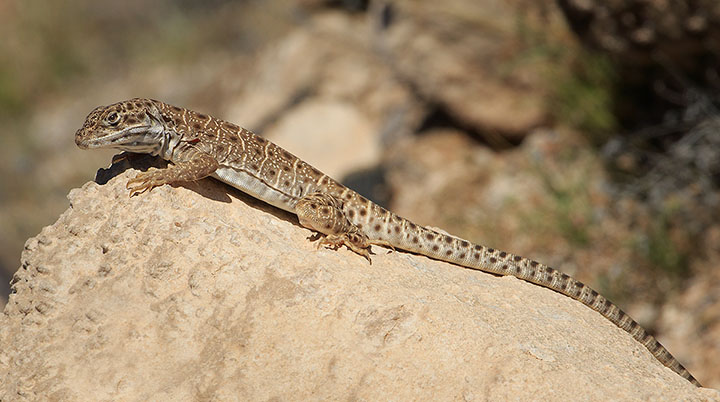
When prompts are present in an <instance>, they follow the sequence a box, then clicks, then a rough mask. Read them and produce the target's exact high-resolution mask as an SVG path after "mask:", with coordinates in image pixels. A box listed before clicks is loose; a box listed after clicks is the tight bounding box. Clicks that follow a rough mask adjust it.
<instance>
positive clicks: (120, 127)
mask: <svg viewBox="0 0 720 402" xmlns="http://www.w3.org/2000/svg"><path fill="white" fill-rule="evenodd" d="M156 103H158V102H157V101H153V100H150V99H139V98H137V99H131V100H127V101H123V102H118V103H114V104H112V105H109V106H100V107H97V108H95V110H93V111H92V112H90V114H89V115H88V116H87V118H86V119H85V123H84V124H83V126H82V127H81V128H80V129H79V130H78V131H77V132H76V133H75V144H77V146H78V147H80V148H82V149H88V148H116V149H120V150H122V151H129V152H137V153H156V152H157V150H158V149H159V147H160V145H161V144H162V137H163V131H164V129H163V124H162V116H161V114H160V109H159V108H158V106H157V105H156Z"/></svg>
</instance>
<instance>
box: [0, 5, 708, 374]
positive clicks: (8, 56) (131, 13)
mask: <svg viewBox="0 0 720 402" xmlns="http://www.w3.org/2000/svg"><path fill="white" fill-rule="evenodd" d="M0 35H1V36H2V38H3V40H2V41H0V127H2V133H1V134H0V225H1V226H0V276H2V278H0V279H1V280H0V293H1V295H0V306H2V305H4V303H5V300H7V294H8V292H9V291H10V286H9V282H10V280H11V278H12V274H13V272H15V271H16V270H17V268H18V266H19V261H20V258H19V257H20V253H21V251H22V249H23V243H24V241H25V240H26V239H27V238H28V237H30V236H34V235H35V234H37V233H38V232H39V231H40V228H41V227H42V226H44V225H48V224H51V223H52V222H54V220H55V219H56V218H57V216H58V215H59V214H60V213H61V212H62V211H63V210H65V209H66V208H67V207H68V203H67V200H66V198H65V196H66V194H67V193H68V191H69V190H70V189H71V188H73V187H78V186H81V185H82V184H83V183H85V182H87V181H89V180H92V179H93V177H94V173H95V171H96V170H97V169H98V168H100V167H104V166H106V165H108V164H109V162H110V158H111V156H112V154H113V152H112V151H108V152H101V151H97V152H87V151H85V152H83V151H80V150H79V149H77V148H76V147H75V144H74V142H73V134H74V132H75V130H77V128H79V127H80V125H81V124H82V122H83V120H84V118H85V116H86V115H87V113H89V111H90V110H92V109H93V108H94V107H96V106H98V105H105V104H109V103H113V102H116V101H119V100H122V99H126V98H131V97H151V98H155V99H160V100H163V101H165V102H168V103H171V104H176V105H180V106H185V107H189V108H192V109H196V110H198V111H202V112H206V113H210V114H212V115H214V116H217V117H221V118H224V119H225V120H229V121H232V122H235V123H238V124H240V125H242V126H244V127H246V128H248V129H252V130H255V131H256V132H258V133H260V134H262V135H264V136H266V137H268V138H270V139H272V140H273V141H275V142H277V143H279V144H280V145H282V146H284V147H286V148H288V149H289V150H291V151H292V152H293V153H295V154H297V155H298V156H300V157H302V158H303V159H305V160H307V161H308V162H311V163H312V164H313V165H315V166H316V167H318V168H320V169H321V170H323V171H325V172H327V173H329V174H330V175H332V176H335V177H336V178H339V179H342V180H343V182H344V183H345V184H348V185H350V186H352V187H353V188H355V189H357V190H359V191H360V192H362V193H363V194H364V195H366V196H368V197H370V198H372V199H374V200H375V201H377V202H379V203H381V204H383V205H384V206H386V207H389V208H391V209H393V210H394V211H396V212H398V213H399V214H401V215H403V216H406V217H408V218H411V219H413V220H415V221H417V222H418V223H422V224H425V225H432V226H437V227H441V228H443V229H445V230H447V231H449V232H451V233H454V234H457V235H460V236H463V237H465V238H468V239H472V240H474V241H477V242H479V243H483V244H487V245H490V246H493V247H497V248H501V249H505V250H508V251H512V252H515V253H519V254H521V255H525V256H527V257H531V258H534V259H537V260H539V261H543V262H545V263H548V264H550V265H551V266H554V267H556V268H559V269H561V270H563V271H565V272H567V273H569V274H571V275H573V276H575V277H577V278H578V279H580V280H582V281H584V282H586V283H589V284H591V285H592V286H593V287H595V288H596V289H597V290H598V291H600V292H601V293H603V294H604V295H606V296H608V297H610V298H611V299H612V300H614V301H615V302H616V303H618V304H619V305H621V306H622V307H623V308H624V309H625V310H626V311H628V312H629V313H630V314H631V315H632V316H634V317H635V318H636V319H637V320H638V321H640V322H641V323H642V324H643V325H644V326H645V327H646V328H648V329H649V330H650V331H651V332H654V333H655V334H656V335H657V336H658V338H659V339H660V340H661V342H663V343H664V344H665V345H666V346H667V347H668V348H669V349H670V350H671V351H672V352H673V354H674V355H675V356H676V357H678V358H679V359H680V360H681V361H682V362H683V363H685V364H686V366H687V367H688V368H689V369H690V370H691V371H692V372H693V374H695V375H696V377H698V379H700V381H701V382H703V383H704V384H705V385H706V386H714V387H718V386H720V273H719V271H718V269H717V267H718V266H719V265H720V219H718V214H720V208H718V207H719V203H720V198H719V196H720V192H718V186H719V184H720V134H718V131H719V130H718V129H719V128H720V120H719V117H718V116H720V114H719V113H718V111H717V106H718V88H719V87H720V69H719V68H718V57H719V56H720V7H718V5H717V3H716V2H715V1H714V0H707V1H700V0H698V1H668V2H646V1H640V0H635V1H633V0H629V1H625V2H606V1H600V0H596V1H593V0H558V1H557V2H556V1H551V0H545V1H534V0H514V1H492V0H447V1H443V2H436V1H431V0H414V1H410V0H394V1H393V0H387V1H362V0H345V1H342V0H336V1H333V0H297V1H290V0H266V1H259V0H256V1H249V0H248V1H224V0H212V1H193V0H180V1H170V0H164V1H163V0H159V1H155V2H144V1H137V0H128V1H125V2H110V1H97V0H94V1H91V0H71V1H66V2H62V3H60V2H45V1H38V0H22V1H20V0H5V1H3V2H0ZM108 207H112V206H108Z"/></svg>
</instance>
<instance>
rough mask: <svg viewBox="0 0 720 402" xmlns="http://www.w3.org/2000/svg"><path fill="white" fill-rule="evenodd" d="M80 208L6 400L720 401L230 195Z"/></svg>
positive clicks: (589, 329)
mask: <svg viewBox="0 0 720 402" xmlns="http://www.w3.org/2000/svg"><path fill="white" fill-rule="evenodd" d="M135 174H136V171H135V170H128V171H125V172H123V173H121V174H119V175H118V176H117V177H115V178H113V179H111V180H110V181H109V182H108V183H107V184H104V185H99V184H96V183H92V182H91V183H87V184H86V185H84V186H83V187H82V188H80V189H74V190H72V191H71V192H70V194H69V196H68V198H69V200H70V208H69V209H68V210H67V211H66V212H64V213H63V214H62V215H61V216H60V218H59V219H58V220H57V222H56V223H55V224H53V225H51V226H47V227H45V228H44V229H43V230H42V231H41V233H40V234H39V235H37V236H36V237H34V238H31V239H29V240H28V241H27V243H26V245H25V250H24V252H23V255H22V265H21V267H20V269H19V270H18V271H17V273H16V274H15V276H14V278H13V284H12V289H13V293H12V294H11V296H10V299H9V301H8V304H7V306H6V307H5V310H4V314H2V315H0V378H2V379H3V380H2V382H0V400H2V401H14V400H39V399H42V400H125V401H130V400H173V401H189V400H269V399H277V400H307V399H323V400H338V399H360V400H386V399H394V400H430V399H433V400H473V399H474V400H518V399H521V400H523V399H533V400H578V399H582V400H589V401H605V400H608V398H612V399H615V400H711V399H714V400H720V393H718V392H717V391H713V390H709V389H698V388H696V387H694V386H693V385H691V384H690V383H689V382H687V381H685V380H684V379H683V378H681V377H679V376H678V375H676V374H675V373H673V372H672V371H670V370H669V369H667V368H665V367H664V366H662V365H661V364H660V363H658V362H657V361H656V360H655V359H654V358H653V357H652V355H651V354H650V353H649V352H648V351H647V350H646V349H645V348H644V347H642V346H641V345H640V344H638V343H637V342H636V341H634V340H633V339H632V338H631V337H630V335H628V334H627V333H625V332H623V331H622V330H620V329H619V328H617V327H615V326H614V325H613V324H611V323H610V322H608V321H607V320H606V319H604V318H603V317H602V316H600V315H599V314H598V313H596V312H594V311H592V310H590V309H588V308H587V307H585V306H583V305H582V304H580V303H579V302H576V301H574V300H571V299H569V298H567V297H565V296H562V295H560V294H557V293H554V292H552V291H550V290H547V289H544V288H541V287H538V286H535V285H532V284H529V283H526V282H523V281H521V280H518V279H515V278H512V277H496V276H493V275H489V274H486V273H483V272H479V271H473V270H468V269H463V268H461V267H458V266H454V265H451V264H447V263H443V262H438V261H433V260H430V259H428V258H426V257H423V256H418V255H412V254H408V253H404V252H400V251H395V252H390V251H388V250H387V249H384V248H374V249H373V251H374V252H375V255H373V258H372V264H368V262H367V261H366V260H365V259H364V258H362V257H360V256H358V255H356V254H353V253H352V252H351V251H349V250H347V249H344V248H342V249H339V250H329V249H317V247H316V243H315V242H313V241H311V240H310V239H309V238H313V237H315V236H314V233H313V232H312V231H310V230H307V229H305V228H303V227H301V226H299V224H298V223H297V220H296V219H295V217H294V216H293V215H291V214H288V213H285V212H282V211H279V210H276V209H274V208H272V207H269V206H267V205H265V204H263V203H262V202H260V201H257V200H254V199H252V198H250V197H248V196H246V195H244V194H243V193H241V192H239V191H237V190H235V189H232V188H230V187H228V186H225V185H223V184H221V183H219V182H216V181H214V180H212V179H205V180H201V181H199V182H195V183H189V184H187V185H182V186H162V187H159V188H156V189H154V190H152V191H151V192H149V193H145V194H141V195H139V196H135V197H132V198H130V197H128V192H127V190H126V189H125V183H126V181H127V180H128V179H129V178H131V177H133V176H134V175H135Z"/></svg>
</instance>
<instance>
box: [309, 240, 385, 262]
mask: <svg viewBox="0 0 720 402" xmlns="http://www.w3.org/2000/svg"><path fill="white" fill-rule="evenodd" d="M354 237H355V236H353V235H352V234H350V233H344V234H341V235H327V236H325V238H323V239H321V240H320V241H319V242H318V248H320V247H321V246H326V247H327V248H331V249H333V250H337V249H338V248H339V247H340V246H342V245H345V246H347V248H349V249H350V250H352V251H353V252H355V253H357V254H359V255H361V256H363V257H365V259H366V260H368V262H369V263H370V264H372V260H371V259H370V251H369V249H370V245H366V246H364V243H363V242H362V240H361V239H356V238H354Z"/></svg>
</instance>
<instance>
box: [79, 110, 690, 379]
mask: <svg viewBox="0 0 720 402" xmlns="http://www.w3.org/2000/svg"><path fill="white" fill-rule="evenodd" d="M75 142H76V144H77V145H78V146H79V147H80V148H83V149H88V148H116V149H120V150H123V151H128V152H136V153H148V154H152V155H159V156H160V157H162V158H164V159H166V160H168V161H170V162H171V164H170V165H168V167H167V168H163V169H156V168H151V169H150V170H148V171H147V172H141V173H139V174H138V175H137V176H136V177H135V178H133V179H131V180H129V181H128V183H127V188H128V189H129V190H130V196H134V195H137V194H141V193H143V192H145V191H149V190H151V189H152V188H153V187H156V186H161V185H163V184H171V183H177V182H189V181H195V180H199V179H202V178H204V177H207V176H212V177H215V178H217V179H219V180H221V181H223V182H225V183H227V184H229V185H231V186H233V187H235V188H238V189H240V190H242V191H244V192H246V193H248V194H250V195H252V196H253V197H256V198H258V199H260V200H263V201H265V202H267V203H269V204H271V205H274V206H276V207H278V208H281V209H284V210H286V211H289V212H292V213H294V214H296V215H297V216H298V219H299V222H300V224H301V225H302V226H304V227H307V228H309V229H312V230H315V231H317V232H320V233H322V234H324V235H325V237H324V239H322V240H321V241H320V243H319V244H321V245H327V246H329V247H334V248H337V247H339V246H342V245H346V246H347V247H348V248H350V249H351V250H353V251H354V252H356V253H358V254H360V255H362V256H363V257H365V258H367V259H368V260H370V253H369V249H370V246H371V245H381V246H386V247H391V248H397V249H401V250H405V251H410V252H413V253H417V254H421V255H425V256H427V257H430V258H433V259H437V260H442V261H447V262H450V263H452V264H456V265H459V266H462V267H466V268H471V269H477V270H481V271H485V272H490V273H494V274H498V275H512V276H515V277H517V278H520V279H523V280H526V281H528V282H532V283H535V284H537V285H540V286H544V287H546V288H549V289H552V290H554V291H556V292H559V293H561V294H563V295H566V296H569V297H571V298H573V299H575V300H578V301H579V302H581V303H583V304H585V305H586V306H588V307H590V308H592V309H593V310H595V311H597V312H599V313H600V314H602V315H603V316H604V317H605V318H607V319H608V320H610V321H611V322H612V323H614V324H615V325H617V326H618V327H620V328H622V329H623V330H625V331H626V332H627V333H629V334H630V335H631V336H632V337H633V338H635V339H636V340H637V341H638V342H639V343H641V344H642V345H643V346H645V347H646V348H647V349H648V350H649V351H650V353H652V355H653V356H654V357H655V358H656V359H657V360H658V361H660V362H661V363H662V364H664V365H665V366H667V367H669V368H670V369H671V370H673V371H675V372H676V373H678V374H679V375H680V376H682V377H683V378H685V379H687V380H688V381H690V382H691V383H693V384H695V385H697V386H700V384H699V382H698V381H697V380H696V379H695V378H694V377H693V376H692V375H691V374H690V373H689V372H688V371H687V370H686V369H685V368H684V367H683V366H682V365H681V364H680V362H678V361H677V359H675V358H674V357H673V356H672V355H671V354H670V353H669V352H668V351H667V349H665V347H663V346H662V345H661V344H660V343H659V342H658V341H657V340H656V339H655V338H654V337H653V336H652V335H650V334H648V332H647V331H646V330H645V329H644V328H643V327H641V326H640V325H639V324H638V323H637V322H635V320H633V319H632V318H630V316H628V315H627V314H626V313H624V312H623V311H622V310H621V309H620V308H619V307H617V306H616V305H615V304H613V303H612V302H610V301H609V300H608V299H606V298H605V297H603V296H602V295H600V294H598V293H597V292H596V291H595V290H593V289H591V288H590V287H589V286H586V285H585V284H583V283H582V282H580V281H578V280H576V279H574V278H571V277H570V276H568V275H566V274H564V273H562V272H560V271H557V270H555V269H553V268H550V267H548V266H547V265H544V264H541V263H538V262H536V261H533V260H530V259H527V258H523V257H520V256H518V255H514V254H511V253H508V252H505V251H500V250H496V249H493V248H489V247H485V246H481V245H478V244H474V243H471V242H469V241H467V240H464V239H461V238H458V237H455V236H451V235H448V234H444V233H440V232H438V231H434V230H432V229H429V228H426V227H423V226H420V225H417V224H415V223H413V222H411V221H409V220H407V219H405V218H402V217H400V216H398V215H396V214H394V213H392V212H390V211H388V210H387V209H385V208H382V207H381V206H379V205H377V204H375V203H373V202H371V201H370V200H368V199H367V198H365V197H363V196H361V195H360V194H358V193H356V192H355V191H353V190H351V189H349V188H347V187H345V186H343V185H342V184H340V183H338V182H337V181H335V180H334V179H332V178H330V177H328V176H327V175H325V174H323V173H322V172H320V171H319V170H317V169H315V168H314V167H312V166H310V165H309V164H308V163H306V162H304V161H302V160H301V159H299V158H297V157H296V156H294V155H293V154H291V153H290V152H288V151H286V150H284V149H282V148H281V147H279V146H277V145H275V144H273V143H272V142H270V141H268V140H266V139H264V138H262V137H260V136H257V135H255V134H254V133H252V132H250V131H248V130H245V129H243V128H241V127H239V126H237V125H235V124H232V123H228V122H225V121H223V120H220V119H217V118H214V117H211V116H208V115H206V114H202V113H197V112H195V111H192V110H189V109H184V108H180V107H177V106H171V105H168V104H165V103H163V102H160V101H156V100H151V99H131V100H128V101H124V102H118V103H115V104H112V105H109V106H101V107H98V108H96V109H95V110H93V111H92V112H91V113H90V114H89V115H88V117H87V119H86V120H85V123H84V124H83V126H82V128H80V129H79V130H78V131H77V133H76V134H75Z"/></svg>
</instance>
